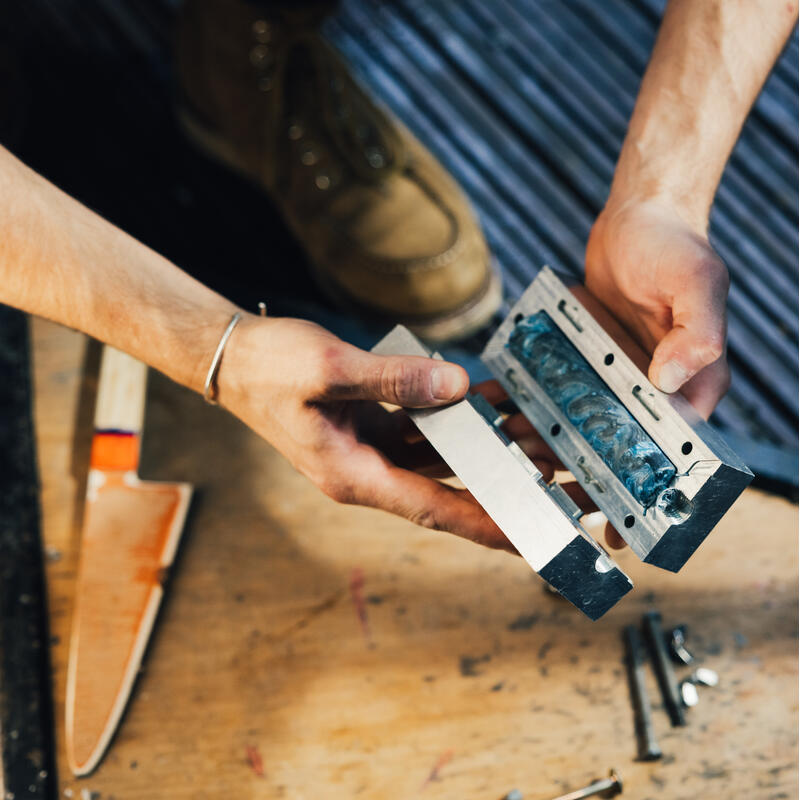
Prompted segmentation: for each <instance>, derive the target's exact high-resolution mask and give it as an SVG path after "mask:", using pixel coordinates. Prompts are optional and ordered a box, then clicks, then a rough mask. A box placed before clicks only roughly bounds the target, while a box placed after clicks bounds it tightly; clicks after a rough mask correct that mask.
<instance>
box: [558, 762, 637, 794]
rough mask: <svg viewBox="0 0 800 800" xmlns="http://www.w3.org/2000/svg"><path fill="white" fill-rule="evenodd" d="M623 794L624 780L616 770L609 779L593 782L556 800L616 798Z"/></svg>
mask: <svg viewBox="0 0 800 800" xmlns="http://www.w3.org/2000/svg"><path fill="white" fill-rule="evenodd" d="M618 794H622V778H620V776H619V775H618V774H617V772H616V770H613V769H612V770H611V771H610V773H609V776H608V777H607V778H603V780H600V781H593V782H592V783H590V784H589V785H588V786H585V787H584V788H583V789H578V790H576V791H574V792H570V793H569V794H562V795H561V796H560V797H556V798H555V800H583V798H585V797H616V796H617V795H618Z"/></svg>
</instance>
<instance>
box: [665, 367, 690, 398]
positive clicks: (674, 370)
mask: <svg viewBox="0 0 800 800" xmlns="http://www.w3.org/2000/svg"><path fill="white" fill-rule="evenodd" d="M687 380H689V373H688V372H687V371H686V370H685V369H684V368H683V365H682V364H679V363H678V362H677V361H667V363H666V364H664V366H663V367H661V371H660V372H659V373H658V388H659V389H661V391H662V392H666V393H667V394H672V393H673V392H677V391H678V389H680V388H681V386H683V384H684V383H686V381H687Z"/></svg>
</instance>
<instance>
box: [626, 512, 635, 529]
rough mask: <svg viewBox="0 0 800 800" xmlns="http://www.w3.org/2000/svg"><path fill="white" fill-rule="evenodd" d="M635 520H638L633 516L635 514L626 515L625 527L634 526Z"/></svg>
mask: <svg viewBox="0 0 800 800" xmlns="http://www.w3.org/2000/svg"><path fill="white" fill-rule="evenodd" d="M635 522H636V520H635V519H634V518H633V514H628V516H627V517H625V527H626V528H632V527H633V525H634V523H635Z"/></svg>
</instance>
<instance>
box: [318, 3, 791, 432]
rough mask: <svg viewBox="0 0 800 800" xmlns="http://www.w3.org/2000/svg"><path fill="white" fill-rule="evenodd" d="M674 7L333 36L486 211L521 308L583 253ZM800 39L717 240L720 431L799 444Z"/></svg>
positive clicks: (518, 14) (372, 15)
mask: <svg viewBox="0 0 800 800" xmlns="http://www.w3.org/2000/svg"><path fill="white" fill-rule="evenodd" d="M664 5H665V3H664V2H663V0H605V1H604V2H603V3H597V2H595V1H594V0H569V2H553V1H551V2H542V0H494V1H493V2H492V3H485V2H482V0H458V2H455V0H396V2H392V3H384V2H380V0H344V2H343V3H342V6H341V9H340V12H339V13H338V14H337V15H336V17H335V18H333V19H331V20H330V21H329V23H328V24H327V33H328V35H329V36H330V38H331V40H332V41H333V42H334V43H335V44H336V45H337V46H338V47H339V48H340V50H341V51H342V52H343V53H344V54H345V56H346V57H347V58H348V59H349V61H350V62H351V64H352V65H353V67H354V68H355V69H356V71H357V72H358V74H359V75H360V76H361V78H362V79H363V81H364V82H365V83H366V84H367V85H369V86H370V87H371V88H372V89H373V90H374V92H375V94H377V95H378V96H379V97H381V98H382V99H383V101H384V102H385V103H386V104H388V105H389V106H390V107H391V108H392V110H393V111H394V112H395V113H396V114H397V115H398V116H399V117H400V118H401V119H402V120H403V121H404V122H405V123H406V124H407V125H408V126H409V127H410V128H411V129H412V130H413V131H414V133H415V134H416V135H417V136H419V138H420V139H422V140H423V141H424V142H425V143H426V144H427V145H428V146H429V147H430V148H431V150H433V151H434V152H435V153H436V155H437V156H438V157H439V158H440V159H441V160H442V162H443V163H444V164H445V165H446V166H447V167H448V169H449V170H450V171H451V172H452V173H453V174H454V175H456V176H457V178H458V179H459V181H460V182H461V184H462V185H463V187H464V188H465V190H466V191H467V193H468V194H469V196H470V198H471V200H472V202H473V204H474V206H475V208H476V210H477V212H478V214H479V217H480V220H481V223H482V225H483V227H484V230H485V232H486V235H487V238H488V239H489V242H490V245H491V248H492V250H493V252H494V253H495V255H496V257H497V259H498V261H499V263H500V264H501V267H502V271H503V275H504V278H505V283H506V289H507V293H508V295H509V296H510V297H512V298H514V297H516V296H518V295H519V294H520V293H521V292H522V290H523V289H524V288H525V287H526V286H527V285H528V284H529V283H530V281H531V280H532V279H533V277H534V276H535V274H536V272H537V271H538V269H539V267H540V266H541V265H542V264H544V263H551V264H557V265H558V264H560V265H562V266H563V267H565V268H567V269H568V270H569V271H571V272H572V273H573V274H575V275H580V274H582V271H583V263H582V262H583V249H584V246H585V242H586V238H587V236H588V233H589V229H590V227H591V224H592V221H593V220H594V217H595V216H596V214H597V213H598V212H599V210H600V209H601V208H602V205H603V203H604V201H605V198H606V195H607V193H608V188H609V186H610V182H611V177H612V174H613V169H614V164H615V161H616V157H617V154H618V152H619V149H620V147H621V144H622V140H623V138H624V135H625V130H626V126H627V120H628V118H629V116H630V114H631V111H632V109H633V104H634V101H635V98H636V93H637V90H638V85H639V81H640V79H641V75H642V74H643V72H644V69H645V66H646V64H647V60H648V58H649V54H650V50H651V47H652V44H653V41H654V38H655V34H656V31H657V27H658V23H659V20H660V16H661V12H662V10H663V7H664ZM797 61H798V58H797V35H796V32H795V34H794V35H793V36H792V38H791V41H790V43H789V45H788V47H787V48H786V51H785V52H784V54H783V56H782V57H781V59H780V62H779V63H778V65H777V67H776V69H775V70H774V72H773V74H772V75H771V77H770V78H769V80H768V82H767V84H766V86H765V89H764V91H763V92H762V93H761V95H760V97H759V99H758V101H757V103H756V105H755V108H754V110H753V112H752V113H751V115H750V117H749V119H748V120H747V123H746V125H745V127H744V130H743V132H742V136H741V139H740V141H739V143H738V144H737V146H736V149H735V151H734V154H733V156H732V158H731V161H730V163H729V165H728V168H727V169H726V171H725V175H724V178H723V181H722V184H721V186H720V189H719V193H718V196H717V200H716V202H715V205H714V209H713V213H712V219H711V240H712V243H713V245H714V247H715V248H716V249H717V251H718V252H719V253H720V255H721V256H722V257H723V259H724V260H725V262H726V263H727V265H728V267H729V269H730V272H731V277H732V286H731V293H730V305H729V308H730V330H729V343H730V344H729V347H730V362H731V367H732V371H733V384H732V387H731V391H730V393H729V395H728V396H727V397H726V398H725V400H724V401H723V402H722V403H721V404H720V406H719V408H718V410H717V412H716V414H715V416H714V421H715V422H716V423H717V424H718V425H719V426H720V427H723V428H726V429H730V430H732V431H735V432H736V433H739V434H741V435H745V436H754V437H756V438H758V439H761V440H766V441H771V442H774V443H779V444H786V445H790V446H792V445H794V444H795V443H796V441H797V411H798V398H797V363H798V357H797V336H798V318H797V246H798V228H797V198H798V194H797V185H798V184H797V181H798V170H797V114H798V94H797V91H798V84H797Z"/></svg>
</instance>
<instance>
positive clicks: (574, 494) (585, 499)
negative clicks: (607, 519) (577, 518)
mask: <svg viewBox="0 0 800 800" xmlns="http://www.w3.org/2000/svg"><path fill="white" fill-rule="evenodd" d="M561 488H562V489H563V490H564V491H565V492H566V493H567V494H568V495H569V496H570V497H571V498H572V500H573V501H574V502H575V504H576V505H577V506H578V507H579V508H580V509H581V511H583V513H584V514H591V512H592V511H597V503H595V502H594V500H592V498H591V497H589V495H588V494H586V491H585V490H584V488H583V486H581V485H580V484H579V483H578V482H577V481H568V482H567V483H562V484H561Z"/></svg>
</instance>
